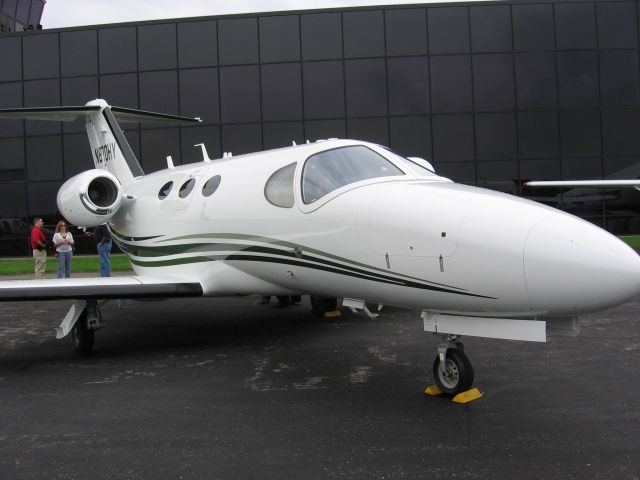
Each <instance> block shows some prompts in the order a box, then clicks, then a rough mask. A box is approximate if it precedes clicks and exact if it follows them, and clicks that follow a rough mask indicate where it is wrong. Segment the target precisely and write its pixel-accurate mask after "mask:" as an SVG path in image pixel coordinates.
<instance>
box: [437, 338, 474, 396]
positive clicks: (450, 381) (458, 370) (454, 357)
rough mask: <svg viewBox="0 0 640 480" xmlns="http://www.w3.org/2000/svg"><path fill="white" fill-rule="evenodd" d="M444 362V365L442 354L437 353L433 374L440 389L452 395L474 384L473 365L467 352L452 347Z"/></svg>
mask: <svg viewBox="0 0 640 480" xmlns="http://www.w3.org/2000/svg"><path fill="white" fill-rule="evenodd" d="M444 363H445V364H444V365H442V362H440V356H439V355H436V360H435V361H434V362H433V376H434V378H435V380H436V384H437V385H438V387H440V390H442V391H443V392H444V393H448V394H450V395H454V394H457V393H460V392H464V391H466V390H469V389H470V388H471V386H472V385H473V367H472V366H471V362H470V361H469V358H467V356H466V355H465V353H464V352H463V351H462V350H459V349H457V348H450V349H448V350H447V356H446V358H445V362H444Z"/></svg>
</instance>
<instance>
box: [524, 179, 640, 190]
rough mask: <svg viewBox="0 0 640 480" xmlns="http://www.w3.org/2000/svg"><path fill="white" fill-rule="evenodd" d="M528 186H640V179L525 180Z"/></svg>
mask: <svg viewBox="0 0 640 480" xmlns="http://www.w3.org/2000/svg"><path fill="white" fill-rule="evenodd" d="M524 185H525V186H526V187H557V188H582V187H591V188H638V187H640V179H636V180H559V181H555V180H554V181H532V182H525V184H524Z"/></svg>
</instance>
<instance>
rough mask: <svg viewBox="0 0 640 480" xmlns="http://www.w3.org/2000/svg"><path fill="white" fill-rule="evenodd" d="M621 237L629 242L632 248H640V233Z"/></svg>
mask: <svg viewBox="0 0 640 480" xmlns="http://www.w3.org/2000/svg"><path fill="white" fill-rule="evenodd" d="M620 239H621V240H624V241H625V242H627V243H628V244H629V245H630V246H631V247H632V248H635V249H636V250H640V235H628V236H624V237H620Z"/></svg>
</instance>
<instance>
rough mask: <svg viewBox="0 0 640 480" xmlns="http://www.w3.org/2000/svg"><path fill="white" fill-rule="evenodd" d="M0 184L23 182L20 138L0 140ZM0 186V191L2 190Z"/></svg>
mask: <svg viewBox="0 0 640 480" xmlns="http://www.w3.org/2000/svg"><path fill="white" fill-rule="evenodd" d="M0 152H2V154H1V155H2V161H0V182H6V181H14V180H24V179H25V161H24V140H23V139H22V138H7V139H0ZM2 187H3V186H2V185H0V190H2Z"/></svg>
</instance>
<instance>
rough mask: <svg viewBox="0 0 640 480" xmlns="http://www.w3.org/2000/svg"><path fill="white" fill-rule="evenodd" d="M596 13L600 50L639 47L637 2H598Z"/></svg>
mask: <svg viewBox="0 0 640 480" xmlns="http://www.w3.org/2000/svg"><path fill="white" fill-rule="evenodd" d="M596 11H597V16H598V46H599V47H600V48H636V47H637V46H638V24H637V22H636V5H635V2H596Z"/></svg>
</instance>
